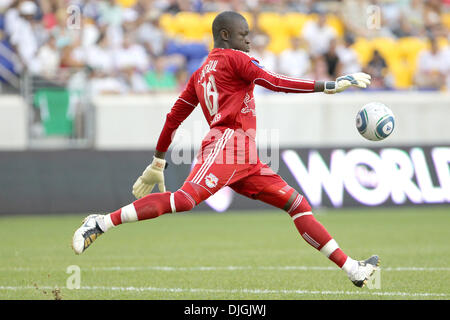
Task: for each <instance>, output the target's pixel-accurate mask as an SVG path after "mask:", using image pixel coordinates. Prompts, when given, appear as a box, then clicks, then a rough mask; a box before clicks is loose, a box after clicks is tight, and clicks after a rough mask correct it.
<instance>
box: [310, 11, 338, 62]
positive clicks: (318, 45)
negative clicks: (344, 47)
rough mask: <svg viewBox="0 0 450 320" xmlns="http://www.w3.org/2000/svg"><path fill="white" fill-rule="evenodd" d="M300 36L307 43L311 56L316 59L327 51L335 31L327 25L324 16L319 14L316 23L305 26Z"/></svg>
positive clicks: (312, 22)
mask: <svg viewBox="0 0 450 320" xmlns="http://www.w3.org/2000/svg"><path fill="white" fill-rule="evenodd" d="M302 35H303V38H304V39H305V40H306V41H307V42H308V45H309V50H310V53H311V55H312V56H314V57H316V56H319V55H322V54H325V53H326V52H327V51H328V49H329V47H330V42H331V40H332V39H335V38H336V31H335V30H334V29H333V28H332V27H330V26H329V25H328V24H327V16H326V14H325V13H320V14H319V16H318V19H317V21H315V20H311V21H309V22H307V23H306V24H305V26H304V27H303V32H302Z"/></svg>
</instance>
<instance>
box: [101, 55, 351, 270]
mask: <svg viewBox="0 0 450 320" xmlns="http://www.w3.org/2000/svg"><path fill="white" fill-rule="evenodd" d="M255 84H258V85H262V86H264V87H266V88H268V89H270V90H274V91H283V92H313V91H314V85H315V83H314V81H311V80H300V79H294V78H288V77H285V76H281V75H277V74H274V73H272V72H268V71H265V70H264V69H263V68H262V67H261V66H260V65H259V63H258V61H256V60H255V59H253V58H251V57H250V56H248V55H247V54H245V53H243V52H241V51H236V50H232V49H214V50H212V51H211V53H210V54H209V56H208V58H207V59H206V61H205V63H204V64H203V65H202V66H201V67H200V69H198V70H197V71H196V72H195V73H194V74H193V75H192V77H191V78H190V79H189V83H188V84H187V87H186V89H185V90H184V91H183V93H182V94H181V95H180V97H179V98H178V100H177V101H176V103H175V105H174V106H173V108H172V110H171V111H170V112H169V114H168V115H167V120H166V123H165V125H164V128H163V130H162V133H161V136H160V138H159V140H158V144H157V147H156V149H157V150H158V151H161V152H165V151H167V149H168V147H169V145H170V143H171V141H172V135H173V133H174V131H175V130H176V129H177V128H178V126H179V125H180V124H181V122H183V120H184V119H186V118H187V117H188V116H189V115H190V114H191V112H192V111H193V110H194V108H195V107H196V106H197V104H198V103H199V102H200V105H201V107H202V110H203V114H204V115H205V118H206V120H207V121H208V123H209V125H210V128H211V130H210V131H209V133H208V134H207V136H206V137H205V138H204V139H203V142H202V147H201V150H200V151H199V153H198V155H197V163H196V164H195V166H194V168H193V169H192V171H191V173H190V175H189V176H188V177H187V179H186V181H185V183H184V184H183V186H182V187H181V188H180V189H179V190H177V191H176V192H173V193H172V192H163V193H153V194H149V195H147V196H145V197H143V198H141V199H139V200H136V201H134V202H133V204H131V205H128V206H125V207H123V208H122V209H119V210H117V211H115V212H113V213H111V214H110V215H109V216H110V217H111V224H113V225H119V224H121V223H123V222H124V221H125V222H130V221H135V220H145V219H151V218H155V217H158V216H160V215H162V214H165V213H170V212H172V213H175V212H183V211H189V210H192V209H193V208H194V207H195V205H196V204H197V205H198V204H199V203H200V202H202V201H203V200H205V199H207V198H208V197H209V196H211V195H212V194H214V193H215V192H217V191H218V190H219V189H220V188H222V187H224V186H229V187H231V188H232V189H233V190H234V191H236V192H238V193H240V194H242V195H245V196H247V197H250V198H253V199H258V200H260V201H263V202H266V203H268V204H271V205H273V206H275V207H277V208H280V209H283V210H285V211H287V212H288V213H289V215H290V216H291V217H292V219H293V221H294V224H295V226H296V228H297V230H298V231H299V233H300V234H301V236H302V237H303V238H304V239H305V240H306V241H307V242H308V243H309V244H310V245H311V246H313V247H314V248H316V249H317V250H320V252H322V253H323V254H325V255H326V256H327V257H328V258H329V259H330V260H332V261H333V262H335V263H336V264H337V265H338V266H339V267H340V268H344V264H346V261H347V255H345V253H344V252H343V251H342V250H341V249H340V248H339V246H338V245H337V243H336V241H334V240H333V238H332V237H331V235H330V234H329V233H328V232H327V231H326V229H325V228H324V227H323V226H322V225H321V224H320V223H319V222H318V221H317V220H316V219H315V218H314V217H313V215H312V212H311V207H310V206H309V203H308V201H307V200H306V199H304V198H303V196H302V195H301V194H299V193H298V192H297V191H295V190H294V189H293V188H292V187H290V186H289V185H288V184H287V183H286V182H285V181H284V180H283V179H282V178H281V177H280V176H279V175H277V174H275V173H274V172H273V171H272V170H271V169H270V168H269V167H268V166H267V165H265V164H263V163H261V162H260V161H259V158H258V156H257V154H256V144H255V132H256V111H255V103H254V99H253V88H254V86H255ZM346 265H347V267H345V268H346V269H345V270H347V269H349V268H350V267H348V265H349V264H346ZM349 270H350V269H349Z"/></svg>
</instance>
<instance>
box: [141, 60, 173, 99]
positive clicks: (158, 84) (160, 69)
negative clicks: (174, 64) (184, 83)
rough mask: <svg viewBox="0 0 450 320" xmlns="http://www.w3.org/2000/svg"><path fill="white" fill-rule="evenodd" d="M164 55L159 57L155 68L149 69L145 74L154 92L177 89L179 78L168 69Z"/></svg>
mask: <svg viewBox="0 0 450 320" xmlns="http://www.w3.org/2000/svg"><path fill="white" fill-rule="evenodd" d="M165 62H166V61H165V59H164V57H162V56H161V57H157V58H156V59H155V63H154V69H153V70H151V71H148V72H147V73H146V74H145V75H144V76H145V81H146V82H147V86H148V88H149V89H150V91H152V92H157V91H166V92H167V91H174V90H175V89H177V80H176V78H175V75H174V74H173V73H171V72H169V71H167V70H166V63H165Z"/></svg>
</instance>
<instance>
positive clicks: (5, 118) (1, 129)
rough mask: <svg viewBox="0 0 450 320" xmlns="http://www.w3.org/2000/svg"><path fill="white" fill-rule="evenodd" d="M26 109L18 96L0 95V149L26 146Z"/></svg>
mask: <svg viewBox="0 0 450 320" xmlns="http://www.w3.org/2000/svg"><path fill="white" fill-rule="evenodd" d="M28 110H29V109H28V107H27V105H26V103H25V101H24V100H23V99H22V98H21V97H20V96H16V95H2V96H0V150H25V149H26V148H27V146H28Z"/></svg>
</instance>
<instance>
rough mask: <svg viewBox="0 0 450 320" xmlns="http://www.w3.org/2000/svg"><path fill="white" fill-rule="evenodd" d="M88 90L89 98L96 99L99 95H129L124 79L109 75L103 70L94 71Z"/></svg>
mask: <svg viewBox="0 0 450 320" xmlns="http://www.w3.org/2000/svg"><path fill="white" fill-rule="evenodd" d="M88 90H89V93H88V94H89V96H91V97H94V96H96V95H99V94H120V93H127V92H128V86H127V84H126V82H125V81H124V79H123V78H119V77H117V76H114V75H112V74H107V73H105V72H103V71H102V70H101V69H93V71H92V73H91V78H90V80H89V84H88Z"/></svg>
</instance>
